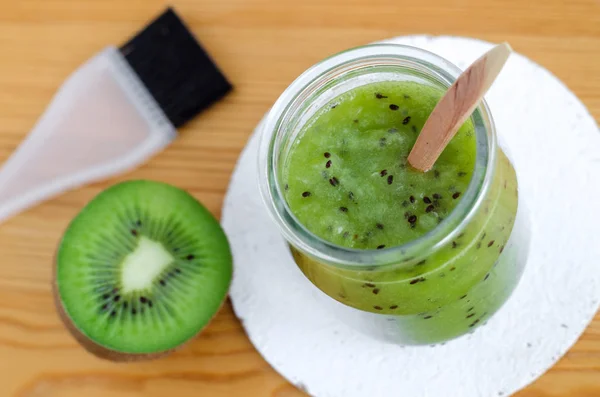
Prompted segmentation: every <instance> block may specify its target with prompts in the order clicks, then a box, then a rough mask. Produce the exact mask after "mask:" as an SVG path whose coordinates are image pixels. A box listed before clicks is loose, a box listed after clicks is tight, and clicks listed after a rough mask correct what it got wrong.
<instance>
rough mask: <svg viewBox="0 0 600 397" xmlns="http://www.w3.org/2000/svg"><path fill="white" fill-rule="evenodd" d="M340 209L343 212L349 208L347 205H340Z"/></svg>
mask: <svg viewBox="0 0 600 397" xmlns="http://www.w3.org/2000/svg"><path fill="white" fill-rule="evenodd" d="M340 211H342V212H348V208H347V207H340Z"/></svg>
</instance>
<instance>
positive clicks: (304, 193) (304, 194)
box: [302, 191, 311, 197]
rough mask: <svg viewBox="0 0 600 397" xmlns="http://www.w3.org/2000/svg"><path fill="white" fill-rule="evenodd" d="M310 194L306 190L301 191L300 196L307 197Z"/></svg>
mask: <svg viewBox="0 0 600 397" xmlns="http://www.w3.org/2000/svg"><path fill="white" fill-rule="evenodd" d="M310 195H311V193H310V192H308V191H306V192H303V193H302V197H309V196H310Z"/></svg>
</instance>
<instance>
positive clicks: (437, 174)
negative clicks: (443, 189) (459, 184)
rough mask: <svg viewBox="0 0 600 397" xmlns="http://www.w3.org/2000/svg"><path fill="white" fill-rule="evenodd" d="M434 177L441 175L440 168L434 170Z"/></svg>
mask: <svg viewBox="0 0 600 397" xmlns="http://www.w3.org/2000/svg"><path fill="white" fill-rule="evenodd" d="M433 177H434V178H436V179H437V178H439V177H440V172H439V171H438V170H433Z"/></svg>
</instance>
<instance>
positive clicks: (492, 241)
mask: <svg viewBox="0 0 600 397" xmlns="http://www.w3.org/2000/svg"><path fill="white" fill-rule="evenodd" d="M492 245H494V240H491V241H490V242H489V243H488V248H489V247H491V246H492Z"/></svg>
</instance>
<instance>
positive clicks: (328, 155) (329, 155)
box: [323, 152, 331, 159]
mask: <svg viewBox="0 0 600 397" xmlns="http://www.w3.org/2000/svg"><path fill="white" fill-rule="evenodd" d="M323 156H325V158H326V159H328V158H330V157H331V153H329V152H325V153H323Z"/></svg>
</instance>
